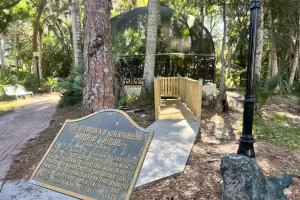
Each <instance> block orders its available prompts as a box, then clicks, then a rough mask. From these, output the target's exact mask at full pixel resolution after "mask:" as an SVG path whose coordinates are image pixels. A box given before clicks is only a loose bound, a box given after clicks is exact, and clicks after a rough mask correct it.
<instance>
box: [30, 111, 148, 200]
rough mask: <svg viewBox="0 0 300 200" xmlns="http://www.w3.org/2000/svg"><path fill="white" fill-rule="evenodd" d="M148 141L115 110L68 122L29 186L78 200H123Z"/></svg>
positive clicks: (126, 116) (132, 183)
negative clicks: (40, 187)
mask: <svg viewBox="0 0 300 200" xmlns="http://www.w3.org/2000/svg"><path fill="white" fill-rule="evenodd" d="M152 136H153V132H151V131H146V130H145V129H143V128H141V127H139V126H138V125H137V124H136V123H135V122H134V121H133V120H132V119H131V118H130V117H129V116H128V115H127V114H126V113H124V112H123V111H119V110H113V109H109V110H102V111H100V112H97V113H94V114H92V115H89V116H87V117H84V118H81V119H77V120H67V121H66V122H65V124H64V125H63V127H62V128H61V130H60V132H59V133H58V135H57V136H56V138H55V139H54V141H53V143H52V144H51V146H50V148H49V149H48V151H47V153H46V154H45V156H44V158H43V159H42V161H41V162H40V164H39V165H38V167H37V169H36V171H35V172H34V174H33V176H32V178H31V179H30V182H31V183H33V184H36V185H39V186H42V187H45V188H48V189H51V190H55V191H58V192H61V193H64V194H67V195H70V196H74V197H77V198H79V199H101V200H124V199H126V200H127V199H129V198H130V195H131V193H132V191H133V189H134V186H135V183H136V180H137V178H138V175H139V172H140V169H141V167H142V164H143V161H144V158H145V155H146V152H147V150H148V147H149V144H150V141H151V139H152Z"/></svg>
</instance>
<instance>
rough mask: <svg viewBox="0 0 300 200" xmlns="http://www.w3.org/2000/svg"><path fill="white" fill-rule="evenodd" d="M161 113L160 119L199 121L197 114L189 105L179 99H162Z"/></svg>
mask: <svg viewBox="0 0 300 200" xmlns="http://www.w3.org/2000/svg"><path fill="white" fill-rule="evenodd" d="M160 106H161V107H160V109H161V110H160V113H159V115H158V120H186V121H187V122H197V117H196V116H195V114H194V113H193V112H192V111H191V110H190V109H189V108H188V107H187V105H186V104H185V103H184V102H182V101H181V100H178V99H161V105H160Z"/></svg>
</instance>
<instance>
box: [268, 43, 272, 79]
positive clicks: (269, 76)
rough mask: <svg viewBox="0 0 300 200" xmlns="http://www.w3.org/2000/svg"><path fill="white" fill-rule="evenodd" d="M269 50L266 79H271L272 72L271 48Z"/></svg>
mask: <svg viewBox="0 0 300 200" xmlns="http://www.w3.org/2000/svg"><path fill="white" fill-rule="evenodd" d="M269 48H270V50H269V60H268V71H267V79H269V78H271V71H272V52H271V46H270V47H269Z"/></svg>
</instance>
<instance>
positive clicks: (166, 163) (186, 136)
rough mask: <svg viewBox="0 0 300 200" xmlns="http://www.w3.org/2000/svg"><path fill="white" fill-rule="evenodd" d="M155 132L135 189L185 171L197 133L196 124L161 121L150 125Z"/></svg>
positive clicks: (198, 126)
mask: <svg viewBox="0 0 300 200" xmlns="http://www.w3.org/2000/svg"><path fill="white" fill-rule="evenodd" d="M147 129H148V130H153V131H155V134H154V136H153V139H152V142H151V144H150V147H149V150H148V152H147V155H146V158H145V161H144V164H143V167H142V169H141V172H140V175H139V178H138V181H137V183H136V186H135V187H136V188H139V187H142V186H147V185H149V184H152V183H154V182H155V181H158V180H160V179H163V178H167V177H170V176H173V175H177V174H179V173H181V172H183V171H184V168H185V166H186V162H187V160H188V158H189V155H190V152H191V150H192V147H193V145H194V142H195V140H196V138H197V136H198V133H199V131H200V123H199V122H187V121H186V120H176V121H175V120H162V121H156V122H154V123H153V124H152V125H150V126H149V127H148V128H147Z"/></svg>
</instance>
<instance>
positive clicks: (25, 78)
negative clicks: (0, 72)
mask: <svg viewBox="0 0 300 200" xmlns="http://www.w3.org/2000/svg"><path fill="white" fill-rule="evenodd" d="M19 80H20V81H19V84H20V85H23V86H24V87H25V88H26V90H28V91H33V92H38V91H39V87H38V81H37V77H36V75H35V74H31V73H23V74H22V75H20V76H19Z"/></svg>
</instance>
